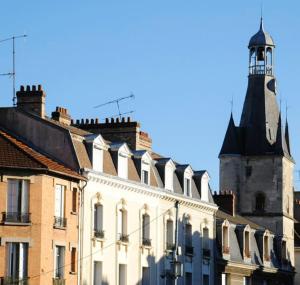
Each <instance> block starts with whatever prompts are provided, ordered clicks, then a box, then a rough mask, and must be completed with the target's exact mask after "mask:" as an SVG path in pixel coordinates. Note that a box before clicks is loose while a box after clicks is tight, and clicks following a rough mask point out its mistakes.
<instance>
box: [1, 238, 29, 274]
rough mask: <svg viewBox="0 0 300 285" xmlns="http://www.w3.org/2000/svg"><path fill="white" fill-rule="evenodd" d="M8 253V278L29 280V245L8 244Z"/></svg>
mask: <svg viewBox="0 0 300 285" xmlns="http://www.w3.org/2000/svg"><path fill="white" fill-rule="evenodd" d="M6 251H7V263H6V268H7V277H9V278H11V279H12V280H20V279H21V280H22V279H25V278H27V270H28V243H16V242H8V243H7V244H6Z"/></svg>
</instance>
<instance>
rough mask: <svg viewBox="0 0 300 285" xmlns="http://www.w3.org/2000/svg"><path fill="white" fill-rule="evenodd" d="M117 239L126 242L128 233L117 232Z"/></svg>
mask: <svg viewBox="0 0 300 285" xmlns="http://www.w3.org/2000/svg"><path fill="white" fill-rule="evenodd" d="M118 240H119V241H121V242H124V243H128V242H129V235H125V234H118Z"/></svg>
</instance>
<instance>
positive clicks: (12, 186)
mask: <svg viewBox="0 0 300 285" xmlns="http://www.w3.org/2000/svg"><path fill="white" fill-rule="evenodd" d="M7 198H8V201H7V211H8V212H15V213H16V212H18V180H13V179H10V180H8V195H7Z"/></svg>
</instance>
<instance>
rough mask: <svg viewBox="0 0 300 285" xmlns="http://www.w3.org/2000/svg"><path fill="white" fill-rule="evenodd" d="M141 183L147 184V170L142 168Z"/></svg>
mask: <svg viewBox="0 0 300 285" xmlns="http://www.w3.org/2000/svg"><path fill="white" fill-rule="evenodd" d="M142 183H144V184H147V185H149V171H147V170H144V169H143V170H142Z"/></svg>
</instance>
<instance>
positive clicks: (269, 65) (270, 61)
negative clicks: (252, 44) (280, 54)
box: [266, 48, 273, 75]
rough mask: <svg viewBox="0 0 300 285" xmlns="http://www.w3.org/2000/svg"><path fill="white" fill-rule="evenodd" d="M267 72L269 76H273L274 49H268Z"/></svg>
mask: <svg viewBox="0 0 300 285" xmlns="http://www.w3.org/2000/svg"><path fill="white" fill-rule="evenodd" d="M266 66H267V68H266V71H267V74H268V75H272V74H273V55H272V49H271V48H268V49H267V58H266Z"/></svg>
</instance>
